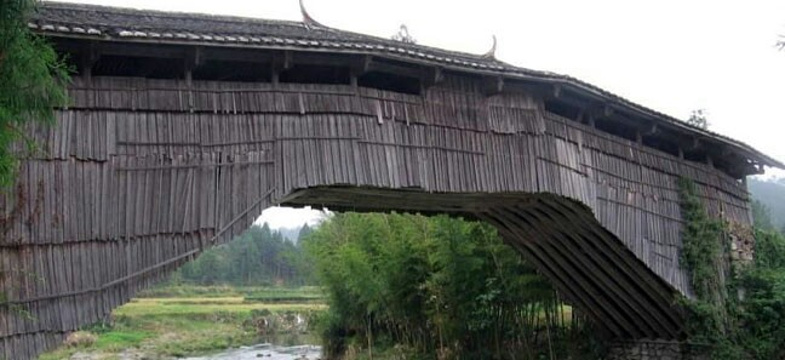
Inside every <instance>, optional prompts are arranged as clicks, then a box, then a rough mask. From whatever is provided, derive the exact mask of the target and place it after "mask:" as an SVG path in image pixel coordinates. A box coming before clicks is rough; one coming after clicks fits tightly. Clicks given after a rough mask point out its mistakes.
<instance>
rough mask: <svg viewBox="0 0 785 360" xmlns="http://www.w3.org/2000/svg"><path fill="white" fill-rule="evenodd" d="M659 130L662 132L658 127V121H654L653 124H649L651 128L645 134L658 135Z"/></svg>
mask: <svg viewBox="0 0 785 360" xmlns="http://www.w3.org/2000/svg"><path fill="white" fill-rule="evenodd" d="M659 132H660V129H659V128H658V127H657V124H656V123H652V124H651V126H649V128H648V129H647V130H646V132H644V134H643V135H644V136H652V135H656V134H657V133H659Z"/></svg>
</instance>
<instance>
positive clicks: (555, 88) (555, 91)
mask: <svg viewBox="0 0 785 360" xmlns="http://www.w3.org/2000/svg"><path fill="white" fill-rule="evenodd" d="M553 97H555V98H557V99H558V98H560V97H561V84H554V85H553Z"/></svg>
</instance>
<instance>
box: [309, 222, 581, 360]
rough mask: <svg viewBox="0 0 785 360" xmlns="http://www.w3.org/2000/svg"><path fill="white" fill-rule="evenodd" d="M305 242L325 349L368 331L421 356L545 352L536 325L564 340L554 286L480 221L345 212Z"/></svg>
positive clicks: (361, 338) (364, 339)
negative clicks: (321, 300)
mask: <svg viewBox="0 0 785 360" xmlns="http://www.w3.org/2000/svg"><path fill="white" fill-rule="evenodd" d="M307 244H308V245H307V249H308V253H309V255H310V257H311V259H312V261H313V263H314V264H315V267H316V270H317V273H318V275H319V279H320V282H321V284H322V286H324V288H325V291H326V292H327V293H328V294H329V298H330V312H331V314H332V315H331V317H330V319H331V320H330V322H329V324H327V326H326V328H325V332H324V336H325V343H326V344H328V346H327V347H326V348H325V350H326V351H327V355H338V354H339V353H340V352H341V351H343V350H342V349H345V348H346V346H348V344H352V343H354V344H363V345H366V344H368V341H369V337H370V336H371V334H372V338H373V341H372V343H379V344H388V345H389V344H399V345H401V346H404V347H405V348H407V349H415V350H416V351H418V352H419V353H421V354H425V355H428V356H426V358H433V357H435V356H437V355H435V354H446V353H449V354H452V355H454V356H455V357H460V358H463V357H466V358H507V357H509V354H510V353H514V354H515V356H516V358H524V359H536V358H538V356H539V354H542V353H547V352H548V350H547V348H546V347H544V346H541V345H542V344H538V341H541V340H542V339H543V338H544V336H545V335H544V333H543V332H544V331H553V333H552V334H551V333H549V335H552V336H553V337H552V340H553V341H554V342H556V341H558V339H565V337H563V336H561V337H560V335H564V332H563V331H564V329H566V324H565V323H564V322H563V321H564V319H565V317H563V316H559V315H563V314H564V311H565V309H566V308H564V307H562V306H561V302H560V301H559V299H558V298H557V296H556V293H555V291H554V290H553V288H552V287H551V286H550V284H549V283H548V282H547V281H545V280H544V279H543V278H542V277H540V276H539V275H537V274H536V272H535V271H534V269H533V268H532V267H531V266H529V264H527V263H526V262H525V261H524V260H523V259H522V258H521V257H520V255H519V253H518V252H517V251H515V250H514V249H513V248H511V247H509V246H508V245H506V244H505V243H503V242H502V240H501V239H500V238H499V237H498V235H497V234H496V230H495V229H493V228H492V227H490V226H489V225H487V224H482V223H477V222H467V221H463V220H460V219H455V218H450V217H447V216H435V217H424V216H415V215H405V214H396V213H393V214H357V213H343V214H336V215H335V216H333V217H332V218H331V219H330V220H329V221H327V222H325V223H323V224H322V225H321V226H320V227H319V228H318V229H317V230H315V231H314V232H313V233H312V234H311V235H310V236H309V237H308V242H307ZM569 311H571V309H569ZM557 314H559V315H557ZM369 323H370V329H369ZM560 329H561V330H560ZM584 338H585V336H584ZM538 339H539V340H538ZM578 343H580V342H576V343H573V344H569V345H566V344H562V346H554V348H557V349H559V350H558V351H566V349H569V348H571V347H575V344H578ZM366 346H367V345H366ZM374 353H377V350H374ZM557 357H559V356H557ZM559 358H562V357H559Z"/></svg>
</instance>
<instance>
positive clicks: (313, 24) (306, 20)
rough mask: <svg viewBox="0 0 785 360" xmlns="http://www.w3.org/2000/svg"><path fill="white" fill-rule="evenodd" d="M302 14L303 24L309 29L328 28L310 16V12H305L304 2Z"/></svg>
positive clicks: (301, 6)
mask: <svg viewBox="0 0 785 360" xmlns="http://www.w3.org/2000/svg"><path fill="white" fill-rule="evenodd" d="M300 13H301V14H302V15H303V24H305V27H306V28H308V29H312V28H319V27H320V28H326V26H324V25H323V24H322V23H320V22H318V21H316V20H314V18H312V17H311V15H309V14H308V10H305V4H304V3H303V0H300Z"/></svg>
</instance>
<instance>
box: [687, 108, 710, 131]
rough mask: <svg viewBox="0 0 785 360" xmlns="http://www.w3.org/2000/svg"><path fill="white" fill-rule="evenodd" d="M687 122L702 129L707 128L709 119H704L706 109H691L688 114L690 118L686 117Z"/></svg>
mask: <svg viewBox="0 0 785 360" xmlns="http://www.w3.org/2000/svg"><path fill="white" fill-rule="evenodd" d="M687 123H688V124H690V125H692V126H696V127H699V128H701V129H703V130H706V129H708V128H709V121H708V120H707V119H706V110H704V109H698V110H692V114H690V118H689V119H687Z"/></svg>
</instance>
